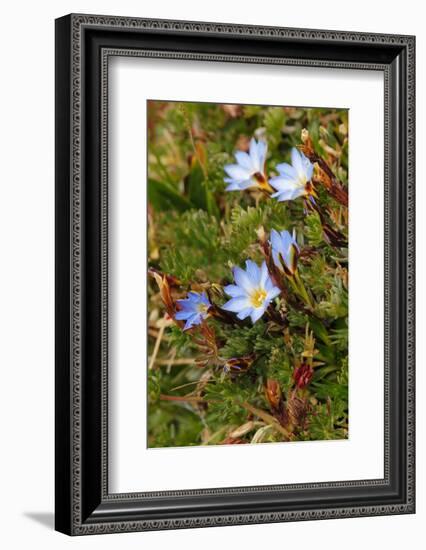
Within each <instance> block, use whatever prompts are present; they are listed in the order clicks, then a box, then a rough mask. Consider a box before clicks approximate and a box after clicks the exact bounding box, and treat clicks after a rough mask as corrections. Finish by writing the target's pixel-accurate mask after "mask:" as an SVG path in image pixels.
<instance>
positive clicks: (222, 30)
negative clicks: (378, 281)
mask: <svg viewBox="0 0 426 550" xmlns="http://www.w3.org/2000/svg"><path fill="white" fill-rule="evenodd" d="M101 30H110V31H113V32H114V33H116V35H117V36H118V35H119V34H120V33H124V34H125V35H126V34H127V36H130V35H132V37H135V36H136V35H137V34H138V33H141V35H147V36H153V35H161V34H164V33H165V35H167V36H174V37H179V36H180V35H181V36H209V37H215V38H218V37H221V36H227V37H230V38H233V39H235V40H236V41H238V43H239V44H240V43H243V42H244V40H250V41H253V40H262V41H272V42H275V43H279V42H280V41H290V42H291V43H293V44H295V43H300V44H307V45H309V44H311V45H312V44H313V43H315V44H324V47H325V49H324V52H325V53H324V57H323V58H309V57H297V56H293V57H291V56H286V57H282V56H280V55H277V56H271V55H269V56H268V55H259V56H258V55H252V54H238V55H235V54H232V53H208V52H198V53H197V52H194V51H185V50H182V51H172V50H170V49H155V48H151V47H150V48H146V47H145V48H142V47H138V48H132V47H129V46H128V45H126V46H124V47H120V45H115V44H108V43H107V44H105V45H104V44H102V45H101V46H99V45H98V44H97V46H96V47H97V48H98V49H99V52H98V53H99V56H98V57H96V60H97V61H96V62H97V63H98V64H99V82H100V93H101V98H100V103H99V107H100V118H99V121H98V123H99V127H98V128H95V129H96V130H97V131H99V136H100V140H99V141H100V150H99V163H100V169H99V180H100V194H99V202H100V216H99V219H98V222H99V226H100V227H99V236H100V243H101V244H100V257H99V264H100V265H99V279H100V281H99V291H100V302H99V303H100V313H99V334H100V336H99V346H100V353H99V357H100V370H99V373H100V381H99V384H100V385H99V389H100V393H101V398H100V401H99V405H100V410H99V416H98V417H97V418H98V420H97V422H98V429H99V434H100V435H99V437H100V441H99V443H100V449H99V457H97V459H99V460H97V462H98V463H99V464H98V466H99V468H95V470H93V471H94V472H98V471H99V479H98V480H97V481H96V483H94V484H92V482H90V483H91V484H90V485H88V484H87V479H88V478H87V474H86V473H85V468H86V466H85V465H84V461H85V455H84V453H85V452H86V453H87V452H89V451H87V450H86V444H87V442H85V432H84V425H85V422H86V421H87V420H86V418H87V412H85V410H84V403H85V400H86V399H87V393H86V392H87V391H89V390H88V389H87V387H86V384H87V382H86V377H85V371H84V368H85V360H84V358H85V353H86V351H85V348H84V345H85V338H87V335H86V334H85V332H84V322H85V315H86V303H85V299H86V297H85V289H86V286H85V285H86V283H85V280H86V278H87V269H88V263H89V262H88V261H87V250H88V245H87V244H86V232H87V231H91V230H92V227H91V226H90V224H89V222H88V218H87V212H86V210H85V207H86V205H85V193H86V192H87V191H86V190H85V188H84V182H85V181H88V176H87V166H86V164H87V160H86V159H87V157H86V148H87V147H88V139H87V137H86V136H85V131H86V130H85V124H86V126H87V124H88V122H87V116H88V115H87V113H88V97H89V94H90V93H91V90H90V89H89V88H88V77H87V74H86V73H85V71H86V70H87V66H88V64H89V63H93V60H92V61H89V57H88V56H89V55H94V54H93V51H95V47H94V46H93V47H89V45H88V44H89V39H88V31H90V32H92V35H93V36H95V37H96V31H101ZM107 42H108V41H107ZM329 44H333V45H334V47H335V49H336V50H338V49H339V48H346V51H348V52H350V51H351V48H355V49H354V50H353V51H354V52H355V50H356V47H357V46H359V45H365V44H368V45H369V46H370V47H371V48H373V49H376V50H377V51H381V50H383V51H385V50H386V51H389V52H391V53H389V56H390V58H389V61H387V62H374V61H371V60H369V59H365V60H361V61H356V60H354V59H352V58H350V55H349V56H348V59H347V60H346V59H344V60H342V59H333V58H331V57H330V56H328V57H327V49H326V46H327V45H329ZM91 48H92V49H91ZM414 48H415V40H414V37H411V36H396V35H378V34H364V33H346V32H341V31H329V30H327V31H322V30H307V29H286V28H278V27H253V26H245V25H229V24H218V23H201V22H186V21H168V20H151V19H149V20H148V19H135V18H122V17H108V16H95V15H70V16H67V17H66V18H62V19H59V20H57V132H58V133H57V174H56V181H57V184H56V185H57V191H56V192H57V215H58V216H59V217H62V216H64V215H65V214H67V216H69V217H68V220H69V225H67V224H66V223H64V222H61V221H60V220H58V218H57V243H58V244H59V246H61V247H62V245H64V243H65V241H66V240H67V239H68V247H67V248H66V250H65V251H63V250H62V251H59V250H58V249H57V256H59V259H57V262H58V264H57V268H58V271H57V278H59V279H61V280H62V282H63V283H64V284H62V283H61V280H60V281H59V285H58V287H59V291H58V287H57V303H58V305H59V309H58V311H57V318H58V316H59V321H58V324H57V330H58V333H60V335H59V336H57V343H58V348H59V352H57V363H56V369H57V370H56V373H57V374H56V375H57V380H58V382H57V389H56V391H57V393H56V395H57V413H56V414H57V450H56V452H57V464H59V466H58V474H57V481H56V483H57V497H56V499H57V529H58V530H61V531H64V532H67V533H69V534H74V535H83V534H91V533H112V532H124V531H142V530H153V529H178V528H188V527H202V526H214V525H236V524H247V523H264V522H282V521H296V520H297V521H299V520H300V521H302V520H311V519H327V518H336V517H359V516H370V515H384V514H402V513H412V512H414V467H415V463H414V412H415V411H414V383H415V382H414V320H415V318H414V245H415V243H414V169H415V165H414V154H415V146H414V134H415V114H414V108H415V95H414V94H415V92H414V79H415V60H414ZM88 52H89V53H88ZM392 52H394V53H395V56H394V58H395V59H397V58H398V63H397V64H395V61H394V60H393V59H392V55H391V54H392ZM397 52H399V53H398V54H397ZM117 55H118V56H140V57H154V58H155V57H156V58H169V59H191V60H200V61H208V62H215V61H229V62H237V61H238V62H240V63H273V64H283V65H301V66H311V67H312V66H313V67H335V68H342V69H368V70H378V71H383V72H384V77H385V302H386V308H385V320H384V321H385V397H386V398H385V434H384V437H385V477H384V479H383V480H363V481H360V482H354V481H345V482H336V483H314V484H297V485H286V486H271V487H240V488H228V489H210V490H201V489H200V490H194V491H172V492H161V493H160V492H158V493H149V494H148V493H131V494H109V493H108V475H107V402H108V401H107V400H108V377H107V368H108V353H107V338H108V334H107V316H108V302H107V297H108V277H107V271H108V269H107V265H108V264H107V262H108V250H107V248H108V243H107V231H108V216H107V200H108V171H107V163H108V142H107V124H108V78H107V77H108V59H109V58H110V56H117ZM353 56H355V57H356V55H355V53H354V54H353ZM401 56H402V57H401ZM64 61H65V66H62V65H63V63H64ZM401 67H402V69H401ZM404 67H405V69H404ZM401 70H402V71H404V70H405V74H403V73H401ZM64 80H67V82H66V83H65V84H66V85H65V88H64V89H62V88H61V86H63V83H64ZM89 87H90V86H89ZM402 96H403V97H402ZM401 97H402V99H401ZM397 101H400V102H402V103H401V104H402V105H405V106H406V120H405V134H404V135H403V136H402V138H400V137H399V138H398V136H395V124H396V121H395V116H394V114H395V109H398V107H395V102H397ZM66 109H68V113H69V119H68V120H67V121H65V128H64V127H63V126H61V125H62V124H63V122H64V117H65V119H66V116H67V115H66V114H65V111H66ZM86 109H87V110H86ZM400 111H401V109H400ZM400 111H399V114H400V116H402V113H401V112H400ZM404 139H405V141H404ZM395 140H396V141H395ZM67 148H68V151H70V154H69V155H67V153H66V149H67ZM395 150H398V151H400V154H399V157H398V159H397V161H398V162H397V164H398V166H392V160H391V152H392V151H393V152H394V151H395ZM401 166H402V172H401ZM391 168H392V170H391ZM94 169H95V168H94ZM396 170H399V172H397V174H399V175H400V178H402V179H404V180H405V184H406V187H405V190H403V189H402V188H401V186H399V189H398V192H399V194H401V193H402V204H401V205H396V204H394V203H393V202H392V201H393V199H394V196H393V195H392V196H391V185H393V184H392V181H393V180H392V177H393V178H395V177H396V176H395V174H396V172H395V171H396ZM85 171H86V172H85ZM65 180H67V181H68V184H66V183H65V185H64V181H65ZM401 181H402V180H401ZM401 181H400V182H399V184H401ZM67 192H68V193H69V195H68V196H67V197H62V198H61V199H59V200H58V194H66V193H67ZM404 194H405V196H404ZM404 201H405V203H404ZM398 208H399V209H402V210H401V212H399V213H398V212H397V210H398ZM396 215H400V216H402V218H401V220H400V224H401V226H402V227H401V229H400V231H401V233H400V234H399V241H398V243H397V244H398V245H399V248H398V250H395V242H394V235H393V234H391V231H390V225H391V223H390V222H391V220H392V219H394V218H395V216H396ZM398 219H399V218H398ZM404 247H405V248H404ZM401 254H402V255H403V256H402V259H401V258H400V262H402V264H401V271H402V274H399V275H398V276H397V277H396V280H395V277H394V275H393V274H392V273H391V267H392V265H393V264H392V262H393V261H396V260H395V258H396V255H398V257H400V255H401ZM64 262H65V265H64ZM65 272H66V273H67V274H65ZM398 273H399V272H398ZM402 279H404V281H402ZM67 282H68V288H67V284H66V283H67ZM395 284H396V285H400V286H401V291H400V293H401V296H400V301H401V304H402V305H403V307H404V308H405V311H404V312H398V313H401V316H402V317H403V318H404V320H405V323H404V322H403V326H402V328H401V331H402V332H401V334H400V336H401V335H402V333H404V335H405V342H402V343H399V344H398V346H397V347H398V349H397V350H396V351H395V350H394V349H393V348H392V349H393V352H394V353H396V352H397V356H398V358H399V360H400V361H401V360H402V361H403V363H404V365H402V366H401V367H400V371H399V376H400V377H401V376H404V377H405V378H404V380H403V382H404V385H405V389H406V394H405V396H404V399H403V400H402V401H403V402H404V403H403V405H404V404H405V417H404V423H405V428H404V426H402V428H404V429H402V428H401V430H402V431H403V432H404V434H402V431H401V433H400V434H395V433H392V432H391V413H392V411H391V410H390V404H391V391H393V392H395V388H393V390H392V388H391V385H392V379H391V377H392V376H394V375H395V373H393V374H392V372H391V367H390V365H391V359H392V357H391V344H392V342H391V318H390V312H391V300H392V299H393V296H392V295H391V286H392V285H395ZM398 288H399V286H398ZM65 301H68V303H69V312H68V313H69V316H67V317H66V318H65V313H64V312H63V311H62V310H61V305H63V304H64V302H65ZM394 307H395V305H394ZM398 326H399V325H398ZM64 330H66V331H67V334H65V335H64V333H63V331H64ZM400 348H402V349H400ZM64 362H66V365H64ZM403 367H405V371H404V372H403ZM86 368H87V367H86ZM393 383H394V384H395V380H394V382H393ZM64 390H67V391H68V392H69V401H66V402H65V404H64V403H62V399H63V394H64ZM392 395H393V396H394V393H393V394H392ZM60 401H61V402H60ZM403 408H404V407H403ZM67 422H69V425H68V428H69V429H68V430H66V433H65V434H62V433H59V432H58V426H59V428H60V429H61V430H63V429H64V425H66V423H67ZM402 435H404V438H405V445H406V455H405V462H406V468H405V469H404V471H400V472H399V474H400V476H403V477H404V476H405V480H403V482H402V481H401V480H400V485H401V484H402V485H401V487H402V488H403V491H402V492H401V487H400V491H399V493H398V498H396V497H395V498H394V499H393V500H392V499H389V503H388V502H387V501H386V500H384V501H383V502H381V503H379V504H368V503H367V504H364V505H362V506H359V505H356V506H352V505H342V504H339V505H336V506H334V505H331V506H330V507H328V506H327V507H324V506H320V507H316V508H315V507H313V505H312V503H311V504H309V502H307V503H306V509H304V510H300V509H293V510H291V509H285V508H286V507H285V506H284V507H283V508H284V509H283V510H274V511H262V510H261V509H259V511H253V512H250V513H238V511H234V512H230V513H228V514H220V513H215V514H210V515H206V514H205V513H203V514H200V515H198V516H197V515H196V514H195V515H194V514H190V515H188V516H186V517H185V516H183V517H178V518H174V519H173V518H171V517H167V516H165V517H160V518H158V517H156V518H154V519H151V518H150V516H149V515H147V516H146V517H147V518H146V519H145V516H144V512H143V511H142V509H141V511H140V513H139V515H138V514H136V515H135V516H134V517H132V519H130V516H129V514H128V513H124V512H123V510H124V509H125V508H126V506H128V505H130V506H133V507H135V506H136V507H137V505H138V503H140V502H141V501H143V500H144V499H155V498H159V497H162V498H164V497H170V498H171V499H173V498H177V497H193V498H196V497H200V496H203V497H206V498H207V497H208V496H219V495H222V496H224V495H226V494H232V495H240V496H244V495H248V494H252V493H265V492H269V493H270V494H273V493H277V492H279V493H282V492H290V493H294V492H299V493H303V492H305V491H306V490H308V489H309V490H319V489H324V490H333V491H335V490H338V489H349V488H352V489H358V488H363V487H364V488H370V489H372V488H373V487H387V486H389V485H391V484H392V483H391V482H392V480H391V466H392V464H393V462H392V461H393V460H394V458H393V457H392V456H391V438H392V437H396V436H398V437H400V436H402ZM83 450H84V452H83ZM394 474H395V472H394ZM63 483H66V484H68V486H67V488H66V489H63V488H59V489H58V485H62V484H63ZM97 491H98V492H99V494H98V495H97V496H96V495H95V493H96V492H97ZM402 493H403V494H402ZM87 494H89V495H90V496H89V497H87V496H86V495H87ZM402 497H404V498H403V499H402V501H401V498H402ZM99 500H100V505H99V506H94V504H95V501H96V502H97V503H98V504H99ZM86 501H87V502H86ZM89 510H90V513H89V514H88V512H89ZM145 515H146V514H145ZM121 518H125V519H123V520H122V521H121V520H120V519H121Z"/></svg>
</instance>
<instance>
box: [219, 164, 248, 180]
mask: <svg viewBox="0 0 426 550" xmlns="http://www.w3.org/2000/svg"><path fill="white" fill-rule="evenodd" d="M225 172H226V173H227V174H228V176H230V177H231V178H232V179H234V180H247V179H249V178H250V177H251V172H250V170H246V169H245V168H243V167H242V166H240V165H239V164H227V165H226V166H225Z"/></svg>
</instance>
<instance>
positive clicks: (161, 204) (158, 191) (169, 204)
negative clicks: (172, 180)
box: [148, 179, 192, 212]
mask: <svg viewBox="0 0 426 550" xmlns="http://www.w3.org/2000/svg"><path fill="white" fill-rule="evenodd" d="M148 201H149V203H150V204H151V205H152V206H153V207H154V209H155V210H158V211H166V210H177V211H179V212H184V211H185V210H188V209H189V208H191V207H192V204H191V202H190V201H189V200H188V199H187V198H186V197H184V196H183V195H182V194H180V193H179V191H178V190H177V189H176V188H174V187H172V186H171V185H170V184H168V183H165V182H163V181H158V180H153V179H149V180H148Z"/></svg>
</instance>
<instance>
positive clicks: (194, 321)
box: [183, 313, 201, 330]
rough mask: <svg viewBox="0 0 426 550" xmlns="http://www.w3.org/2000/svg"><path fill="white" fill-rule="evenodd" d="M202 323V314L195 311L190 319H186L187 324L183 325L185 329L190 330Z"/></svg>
mask: <svg viewBox="0 0 426 550" xmlns="http://www.w3.org/2000/svg"><path fill="white" fill-rule="evenodd" d="M200 323H201V315H199V314H197V313H195V314H194V315H192V316H191V317H189V319H188V320H187V321H186V323H185V326H184V327H183V330H188V329H189V328H191V327H192V326H194V325H199V324H200Z"/></svg>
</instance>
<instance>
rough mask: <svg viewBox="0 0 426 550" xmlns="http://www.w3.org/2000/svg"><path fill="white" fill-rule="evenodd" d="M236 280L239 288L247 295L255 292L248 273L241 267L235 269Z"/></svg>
mask: <svg viewBox="0 0 426 550" xmlns="http://www.w3.org/2000/svg"><path fill="white" fill-rule="evenodd" d="M234 279H235V282H236V283H237V285H238V286H240V287H241V288H242V289H243V290H244V291H245V292H246V293H247V294H250V292H251V291H252V290H253V284H252V283H251V281H250V279H249V277H248V276H247V273H246V272H245V271H244V270H243V269H241V267H238V266H236V267H234Z"/></svg>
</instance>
